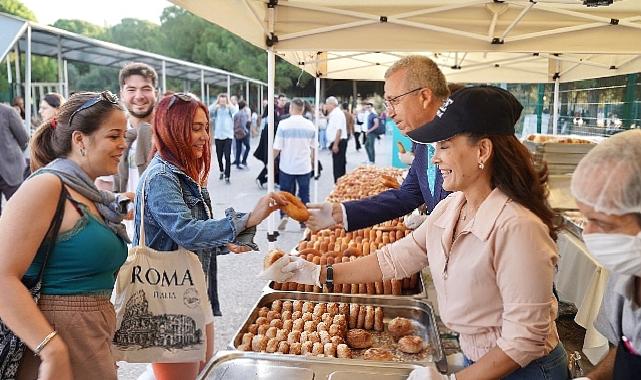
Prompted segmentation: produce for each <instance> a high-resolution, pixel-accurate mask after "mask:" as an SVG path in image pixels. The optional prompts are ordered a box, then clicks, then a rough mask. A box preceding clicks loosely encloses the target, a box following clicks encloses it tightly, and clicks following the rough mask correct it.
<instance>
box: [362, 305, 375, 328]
mask: <svg viewBox="0 0 641 380" xmlns="http://www.w3.org/2000/svg"><path fill="white" fill-rule="evenodd" d="M363 328H364V329H365V330H372V329H374V306H365V325H364V326H363Z"/></svg>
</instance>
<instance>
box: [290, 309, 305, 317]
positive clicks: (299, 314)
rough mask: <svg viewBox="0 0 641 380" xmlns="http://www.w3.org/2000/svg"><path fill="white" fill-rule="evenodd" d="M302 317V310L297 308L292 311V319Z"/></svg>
mask: <svg viewBox="0 0 641 380" xmlns="http://www.w3.org/2000/svg"><path fill="white" fill-rule="evenodd" d="M302 317H303V312H302V311H300V310H298V311H295V312H293V313H292V319H298V318H302Z"/></svg>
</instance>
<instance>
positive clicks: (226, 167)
mask: <svg viewBox="0 0 641 380" xmlns="http://www.w3.org/2000/svg"><path fill="white" fill-rule="evenodd" d="M209 115H210V119H211V121H212V124H213V128H214V141H215V144H216V158H217V159H218V169H219V170H220V176H219V177H218V179H219V180H222V179H223V178H224V179H225V183H227V184H229V183H230V182H229V176H230V174H231V157H230V156H231V145H232V139H233V138H234V114H233V111H232V108H231V107H230V106H229V104H228V99H227V94H219V95H218V98H217V100H216V104H215V105H213V106H212V107H210V108H209ZM223 157H224V160H225V162H224V164H223Z"/></svg>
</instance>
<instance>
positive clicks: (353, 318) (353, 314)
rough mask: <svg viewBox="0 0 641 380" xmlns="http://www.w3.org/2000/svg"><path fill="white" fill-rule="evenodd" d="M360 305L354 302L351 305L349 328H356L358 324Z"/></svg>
mask: <svg viewBox="0 0 641 380" xmlns="http://www.w3.org/2000/svg"><path fill="white" fill-rule="evenodd" d="M359 309H360V306H359V305H357V304H355V303H353V304H350V305H349V328H350V329H355V328H356V325H357V324H358V311H359Z"/></svg>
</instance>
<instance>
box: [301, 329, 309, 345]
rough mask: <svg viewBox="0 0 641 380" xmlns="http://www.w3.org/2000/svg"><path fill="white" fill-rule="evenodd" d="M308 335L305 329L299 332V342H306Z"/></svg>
mask: <svg viewBox="0 0 641 380" xmlns="http://www.w3.org/2000/svg"><path fill="white" fill-rule="evenodd" d="M308 336H309V333H308V332H307V331H303V332H302V333H300V342H301V343H305V342H307V341H308V340H309V338H308Z"/></svg>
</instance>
